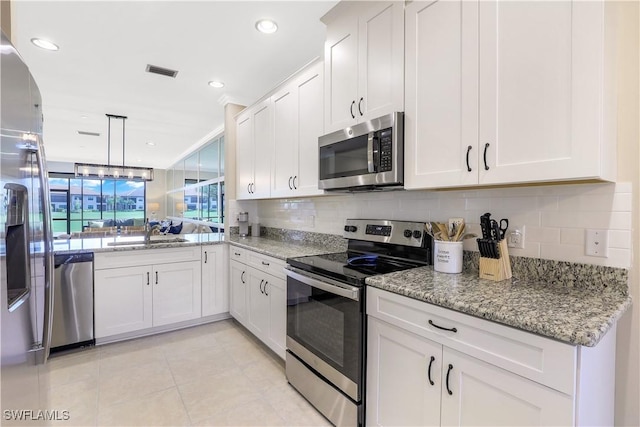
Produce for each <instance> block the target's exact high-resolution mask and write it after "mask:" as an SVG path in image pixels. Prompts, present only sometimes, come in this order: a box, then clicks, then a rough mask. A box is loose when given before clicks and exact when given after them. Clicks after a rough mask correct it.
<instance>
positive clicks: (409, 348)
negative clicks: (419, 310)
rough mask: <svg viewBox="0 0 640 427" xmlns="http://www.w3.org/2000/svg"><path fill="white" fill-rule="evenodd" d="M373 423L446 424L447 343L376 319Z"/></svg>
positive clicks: (371, 353) (371, 357)
mask: <svg viewBox="0 0 640 427" xmlns="http://www.w3.org/2000/svg"><path fill="white" fill-rule="evenodd" d="M368 329H369V344H368V345H369V348H368V351H367V355H368V358H367V372H368V377H367V423H368V424H369V425H377V426H382V425H387V426H388V425H398V426H399V425H403V426H437V425H440V386H441V384H442V381H441V376H440V369H441V367H442V345H440V344H438V343H435V342H433V341H430V340H426V339H423V338H420V337H419V336H417V335H414V334H411V333H408V332H405V331H403V330H402V329H399V328H396V327H395V326H392V325H389V324H388V323H385V322H382V321H380V320H378V319H375V318H370V319H369V323H368Z"/></svg>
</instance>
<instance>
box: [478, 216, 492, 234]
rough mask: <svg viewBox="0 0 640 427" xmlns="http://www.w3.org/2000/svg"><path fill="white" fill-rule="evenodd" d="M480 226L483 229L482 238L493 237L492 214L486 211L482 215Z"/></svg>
mask: <svg viewBox="0 0 640 427" xmlns="http://www.w3.org/2000/svg"><path fill="white" fill-rule="evenodd" d="M480 228H481V230H482V238H483V239H490V238H491V214H490V213H486V214H484V215H482V216H481V217H480Z"/></svg>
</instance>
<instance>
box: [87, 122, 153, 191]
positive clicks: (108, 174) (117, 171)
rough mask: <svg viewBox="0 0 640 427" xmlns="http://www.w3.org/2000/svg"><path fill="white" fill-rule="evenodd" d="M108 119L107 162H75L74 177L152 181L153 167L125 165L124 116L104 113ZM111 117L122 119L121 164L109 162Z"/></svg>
mask: <svg viewBox="0 0 640 427" xmlns="http://www.w3.org/2000/svg"><path fill="white" fill-rule="evenodd" d="M106 116H107V120H108V131H107V164H106V165H101V164H96V163H76V164H75V173H76V178H100V179H103V178H109V179H126V180H134V181H153V168H144V167H139V166H127V165H126V164H125V161H124V154H125V138H124V136H125V126H124V123H125V120H127V117H126V116H117V115H115V114H106ZM111 119H118V120H122V166H120V165H112V164H111Z"/></svg>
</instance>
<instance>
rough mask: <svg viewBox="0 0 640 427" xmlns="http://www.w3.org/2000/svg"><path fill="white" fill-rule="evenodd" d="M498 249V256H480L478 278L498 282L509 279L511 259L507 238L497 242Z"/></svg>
mask: <svg viewBox="0 0 640 427" xmlns="http://www.w3.org/2000/svg"><path fill="white" fill-rule="evenodd" d="M498 248H499V250H500V258H497V259H496V258H485V257H480V278H481V279H489V280H494V281H496V282H499V281H501V280H506V279H510V278H511V276H512V273H511V260H510V259H509V247H508V246H507V240H506V239H503V240H501V241H500V243H499V244H498Z"/></svg>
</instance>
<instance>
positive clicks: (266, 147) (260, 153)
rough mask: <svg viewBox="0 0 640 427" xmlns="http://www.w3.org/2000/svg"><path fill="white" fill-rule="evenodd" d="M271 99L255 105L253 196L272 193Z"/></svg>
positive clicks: (265, 195)
mask: <svg viewBox="0 0 640 427" xmlns="http://www.w3.org/2000/svg"><path fill="white" fill-rule="evenodd" d="M271 121H272V116H271V100H270V99H267V100H265V101H263V102H262V103H260V104H258V105H257V106H256V107H255V111H254V113H253V155H254V186H253V187H252V193H251V197H252V198H256V199H258V198H265V197H269V195H270V194H271V158H272V157H273V127H272V122H271Z"/></svg>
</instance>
